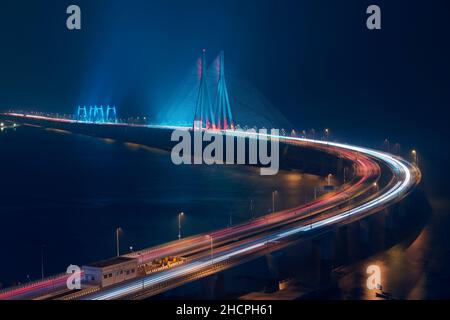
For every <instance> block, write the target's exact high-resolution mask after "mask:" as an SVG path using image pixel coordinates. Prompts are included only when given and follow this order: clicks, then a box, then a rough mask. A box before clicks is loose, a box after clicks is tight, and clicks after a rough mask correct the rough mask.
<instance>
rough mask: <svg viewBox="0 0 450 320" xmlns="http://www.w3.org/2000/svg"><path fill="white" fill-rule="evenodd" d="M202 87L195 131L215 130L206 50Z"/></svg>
mask: <svg viewBox="0 0 450 320" xmlns="http://www.w3.org/2000/svg"><path fill="white" fill-rule="evenodd" d="M200 68H201V70H200V86H199V90H198V96H197V103H196V106H195V114H194V130H195V129H202V128H206V129H210V128H215V127H216V125H215V123H214V114H213V110H212V104H211V99H210V97H209V90H208V83H207V79H206V50H205V49H203V53H202V61H201V66H200Z"/></svg>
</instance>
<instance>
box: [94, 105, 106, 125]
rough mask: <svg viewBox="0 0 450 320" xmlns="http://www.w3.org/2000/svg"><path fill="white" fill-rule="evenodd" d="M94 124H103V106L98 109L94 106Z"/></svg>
mask: <svg viewBox="0 0 450 320" xmlns="http://www.w3.org/2000/svg"><path fill="white" fill-rule="evenodd" d="M94 122H98V123H104V122H105V113H104V112H103V105H101V106H100V107H97V106H95V108H94Z"/></svg>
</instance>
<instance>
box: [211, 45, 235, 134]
mask: <svg viewBox="0 0 450 320" xmlns="http://www.w3.org/2000/svg"><path fill="white" fill-rule="evenodd" d="M219 63H220V69H219V70H220V71H219V82H218V84H217V94H216V100H215V102H214V111H215V119H216V121H217V122H216V127H217V129H219V130H220V129H223V130H227V129H234V122H233V114H232V112H231V106H230V99H229V97H228V90H227V83H226V81H225V54H224V52H223V51H222V52H221V53H220V61H219Z"/></svg>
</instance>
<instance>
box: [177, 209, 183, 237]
mask: <svg viewBox="0 0 450 320" xmlns="http://www.w3.org/2000/svg"><path fill="white" fill-rule="evenodd" d="M183 216H184V212H180V213H179V214H178V240H181V217H183Z"/></svg>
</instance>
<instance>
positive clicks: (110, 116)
mask: <svg viewBox="0 0 450 320" xmlns="http://www.w3.org/2000/svg"><path fill="white" fill-rule="evenodd" d="M106 122H110V123H117V111H116V106H110V105H108V106H106Z"/></svg>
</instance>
